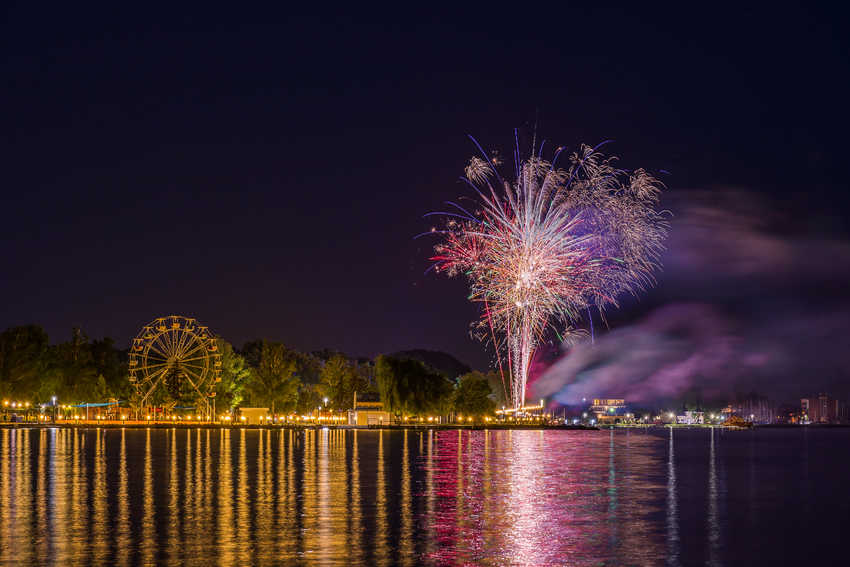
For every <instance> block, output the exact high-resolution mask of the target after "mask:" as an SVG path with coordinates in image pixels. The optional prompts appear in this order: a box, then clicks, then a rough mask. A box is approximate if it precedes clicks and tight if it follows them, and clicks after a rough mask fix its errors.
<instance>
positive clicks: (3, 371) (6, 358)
mask: <svg viewBox="0 0 850 567" xmlns="http://www.w3.org/2000/svg"><path fill="white" fill-rule="evenodd" d="M48 355H49V346H48V341H47V333H45V332H44V329H42V328H41V327H39V326H37V325H27V326H23V327H11V328H9V329H6V330H5V331H3V333H0V394H2V396H3V397H6V396H9V397H12V396H16V397H18V396H21V397H30V396H32V395H33V394H35V392H36V391H37V390H38V382H39V380H40V378H41V376H42V375H43V374H44V372H45V371H46V370H47V362H48V358H49V356H48Z"/></svg>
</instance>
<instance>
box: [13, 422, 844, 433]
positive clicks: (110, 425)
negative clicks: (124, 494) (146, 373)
mask: <svg viewBox="0 0 850 567" xmlns="http://www.w3.org/2000/svg"><path fill="white" fill-rule="evenodd" d="M667 427H674V428H676V429H706V428H711V427H718V428H723V429H728V430H739V429H744V430H746V429H796V428H809V427H812V428H816V429H830V428H837V429H840V428H847V427H850V425H845V424H809V425H796V424H765V425H754V426H752V427H744V428H741V427H734V426H724V425H670V424H664V425H656V424H648V425H611V426H606V425H602V426H591V425H542V424H528V425H523V424H503V425H502V424H487V425H484V424H480V425H460V424H448V423H447V424H437V425H434V424H431V425H427V424H423V425H382V426H367V425H318V424H304V425H301V424H286V425H259V424H257V425H242V424H222V423H149V422H145V423H141V422H127V423H118V422H107V423H104V422H99V423H95V422H77V423H12V422H0V429H251V430H260V429H270V430H275V429H279V430H290V429H292V430H299V431H300V430H307V429H311V430H316V429H339V430H360V431H364V430H370V431H374V430H388V431H394V430H395V431H405V430H412V431H421V430H458V431H484V430H496V431H498V430H552V431H600V430H602V429H614V428H617V429H641V430H646V429H659V428H667Z"/></svg>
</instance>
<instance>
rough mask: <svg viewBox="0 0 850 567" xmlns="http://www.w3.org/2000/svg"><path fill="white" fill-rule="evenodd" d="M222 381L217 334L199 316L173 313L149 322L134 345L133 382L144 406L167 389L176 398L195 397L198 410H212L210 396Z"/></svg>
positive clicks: (173, 398) (131, 374) (171, 396)
mask: <svg viewBox="0 0 850 567" xmlns="http://www.w3.org/2000/svg"><path fill="white" fill-rule="evenodd" d="M220 381H221V354H219V352H218V346H217V345H216V341H215V337H213V336H212V334H211V333H210V331H209V329H208V328H207V327H204V326H202V325H199V324H198V322H197V321H196V320H195V319H191V318H188V317H181V316H179V315H170V316H168V317H160V318H159V319H154V320H153V321H152V322H150V323H148V324H147V325H145V326H144V327H142V330H141V331H139V334H138V335H136V338H134V339H133V345H132V346H131V347H130V382H131V383H132V384H133V385H134V386H135V388H136V393H137V394H138V396H139V398H140V407H141V408H144V407H145V406H146V405H147V402H148V400H149V399H150V397H151V395H152V394H154V392H155V391H157V390H158V389H163V390H164V391H165V393H166V394H167V395H168V397H169V398H170V399H171V400H172V401H175V402H176V401H179V400H180V399H181V398H186V397H190V398H194V399H195V403H196V407H197V411H198V412H199V413H200V412H204V414H207V415H208V414H209V398H212V397H215V391H214V389H215V385H216V384H217V383H218V382H220Z"/></svg>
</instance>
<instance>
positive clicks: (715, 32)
mask: <svg viewBox="0 0 850 567" xmlns="http://www.w3.org/2000/svg"><path fill="white" fill-rule="evenodd" d="M293 10H295V8H291V7H289V6H287V7H286V8H283V7H281V8H278V9H276V10H273V11H262V10H249V9H247V8H242V7H239V6H237V5H235V4H231V5H230V8H229V9H227V10H211V9H210V8H209V7H208V6H205V5H199V6H198V7H196V8H194V9H188V8H187V9H181V8H175V7H173V6H172V7H169V8H168V9H163V10H158V9H155V8H152V7H149V6H148V5H142V4H140V5H134V6H133V7H132V8H131V7H128V6H125V5H120V6H114V5H113V6H112V7H109V8H104V9H97V10H89V9H88V8H83V7H80V6H77V5H73V6H72V5H68V4H58V3H57V4H56V5H54V6H49V5H45V4H37V5H35V4H32V3H20V4H18V5H6V7H4V8H3V12H2V14H3V22H4V24H3V27H2V30H0V45H2V67H0V77H2V79H0V80H2V87H0V105H2V109H3V110H2V113H3V114H2V115H3V128H2V135H1V137H0V155H2V175H3V181H2V204H3V206H2V217H0V254H2V259H3V262H2V265H3V269H2V272H3V274H2V277H0V296H2V298H3V301H2V308H0V327H6V326H11V325H15V324H23V323H29V322H35V323H39V324H42V325H43V326H44V327H45V328H46V329H47V331H48V332H49V333H50V335H51V337H52V339H53V340H64V339H65V338H67V337H68V336H69V334H70V329H71V327H72V326H80V327H82V328H83V329H84V330H85V331H86V332H87V333H88V334H89V335H90V336H92V337H100V336H103V335H109V336H112V337H113V338H115V339H116V341H117V342H118V343H119V344H123V343H127V342H129V340H130V338H131V337H132V336H133V335H134V334H135V333H136V331H137V330H138V328H139V327H140V326H141V325H142V324H143V323H145V322H147V321H148V320H150V319H152V318H154V317H156V316H159V315H166V314H170V313H179V314H186V315H193V316H196V317H198V318H200V319H201V320H203V321H204V322H206V323H207V324H209V325H210V326H211V328H212V329H214V330H215V331H217V332H218V333H220V334H221V335H222V336H223V337H225V338H226V339H228V340H230V341H231V342H234V343H235V344H237V345H240V344H241V343H243V342H244V341H245V340H248V339H252V338H255V337H266V338H270V339H279V340H283V341H284V342H286V343H288V344H290V345H292V346H294V347H296V348H301V349H305V350H309V349H318V348H322V347H329V348H334V349H340V350H343V351H346V352H349V353H351V354H360V355H374V354H377V353H380V352H387V351H393V350H400V349H407V348H432V349H439V350H445V351H448V352H451V353H453V354H455V355H457V356H459V357H460V358H461V359H463V360H465V361H467V362H468V363H471V364H473V365H476V366H483V365H485V364H486V363H487V361H488V360H489V356H488V354H487V353H486V352H485V351H484V349H483V347H482V345H480V344H478V343H475V342H473V341H472V340H471V339H469V337H468V334H467V330H468V323H469V321H470V320H471V319H472V318H474V317H475V315H476V309H475V307H474V306H472V305H470V304H468V303H467V302H466V299H465V298H466V292H465V285H464V283H463V282H462V281H459V280H458V281H448V280H444V279H442V278H440V277H437V276H435V275H433V274H429V275H427V276H424V275H423V272H424V270H425V269H426V268H427V266H428V263H427V256H428V252H429V250H428V248H429V245H428V243H427V242H425V241H421V240H420V241H415V242H414V241H413V240H412V236H413V235H415V234H417V233H419V232H421V231H422V230H425V229H427V228H428V227H429V226H430V225H429V224H428V223H427V222H426V221H425V220H423V219H422V218H421V215H422V214H423V213H426V212H428V211H431V210H435V209H439V207H440V203H441V202H442V201H444V200H446V199H453V198H456V197H458V196H459V195H463V194H465V191H466V190H465V189H464V187H463V186H462V185H460V184H459V183H458V182H457V177H458V175H459V174H460V173H461V172H462V168H463V165H464V163H465V161H466V160H467V158H468V157H469V156H470V155H472V153H473V151H474V148H473V147H472V145H471V144H470V143H469V141H468V140H467V139H466V136H465V135H466V134H467V133H469V134H473V135H475V136H476V137H477V138H478V139H479V140H481V141H482V143H483V144H484V145H485V146H486V147H488V148H500V149H501V150H502V151H504V152H509V151H510V149H511V148H510V144H511V143H512V136H513V134H512V132H513V128H514V127H518V128H520V129H521V132H522V133H523V136H524V137H525V139H527V138H530V136H531V134H532V133H533V128H534V124H535V121H537V124H538V132H539V133H540V135H541V136H543V137H546V138H547V139H549V140H551V144H552V145H553V146H555V145H566V146H571V147H575V145H577V144H578V143H580V142H588V143H594V142H598V141H601V140H603V139H614V140H616V143H615V144H613V145H612V146H611V151H612V152H613V153H615V154H617V155H620V156H621V157H622V164H623V165H624V166H625V167H627V168H631V167H645V168H648V169H650V170H654V171H658V170H662V169H663V170H667V171H669V172H671V175H670V176H669V177H665V181H666V182H667V184H668V186H669V191H670V193H671V194H675V193H676V192H678V191H683V190H686V189H711V188H713V187H740V188H745V189H746V190H748V191H752V192H755V193H759V194H761V195H762V196H764V197H765V198H766V199H767V200H768V202H769V203H771V205H770V206H771V207H775V208H776V209H777V210H784V211H792V212H795V215H794V221H793V222H792V223H789V225H788V226H787V227H785V228H780V231H784V230H787V231H788V232H799V231H803V232H812V231H813V232H816V233H818V234H822V233H828V234H830V235H838V236H846V232H847V217H846V215H845V214H844V211H846V205H847V203H848V196H847V195H848V191H847V185H846V182H845V179H846V176H847V174H846V173H845V172H844V171H843V166H844V163H845V157H844V156H845V155H846V154H845V152H846V149H847V142H846V140H845V132H846V131H847V127H848V116H847V111H846V101H847V100H848V94H850V89H848V76H850V73H848V64H847V47H848V46H847V40H846V34H845V33H844V30H843V29H842V27H843V26H842V22H843V21H846V20H844V18H843V14H839V13H827V12H825V11H822V9H818V10H821V11H818V10H816V9H812V8H810V7H807V6H805V5H803V4H800V5H798V6H796V7H789V8H777V7H775V6H774V7H772V8H771V9H770V11H769V12H765V11H761V10H757V9H749V8H746V7H744V6H743V5H737V6H734V7H733V8H720V7H718V6H715V5H706V7H704V8H702V11H700V9H698V8H696V7H694V6H693V5H686V4H680V5H679V8H676V9H663V10H662V9H660V8H658V9H656V8H651V7H647V6H644V5H635V4H630V5H629V7H628V8H617V7H613V6H608V5H607V4H606V5H605V6H603V7H594V6H590V5H588V4H587V3H583V4H580V5H578V6H574V7H567V8H565V9H563V10H553V11H548V9H546V8H544V7H542V6H539V7H526V6H523V5H518V6H514V10H513V11H510V12H508V11H504V12H500V11H498V10H496V9H495V8H494V7H492V6H491V7H487V8H486V9H485V8H474V9H473V8H471V7H470V8H461V7H455V8H453V9H452V10H451V11H448V12H437V11H436V10H434V9H433V8H432V7H430V6H429V7H428V9H427V10H421V11H420V12H419V13H416V12H414V11H410V9H409V7H406V6H405V7H402V6H401V5H398V6H397V7H396V9H395V10H381V11H375V12H367V11H364V10H362V9H361V10H358V11H357V12H356V13H345V12H340V11H335V10H332V9H331V8H330V7H328V6H324V5H322V6H319V5H317V9H316V10H315V11H312V12H303V13H302V12H298V13H296V12H294V11H293ZM297 10H303V8H297ZM523 10H525V12H523ZM662 278H663V276H662ZM666 293H670V294H673V295H675V294H676V293H677V292H676V290H671V289H665V288H664V287H663V286H662V289H661V290H659V291H657V292H655V294H653V295H652V296H651V297H650V298H647V300H646V302H647V303H652V302H657V301H659V300H660V301H663V300H664V298H663V297H660V298H659V295H662V296H663V294H666Z"/></svg>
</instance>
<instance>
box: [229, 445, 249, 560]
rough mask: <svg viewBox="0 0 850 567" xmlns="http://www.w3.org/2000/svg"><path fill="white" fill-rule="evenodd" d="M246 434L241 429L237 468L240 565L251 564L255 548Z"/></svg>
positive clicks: (237, 534) (237, 546)
mask: <svg viewBox="0 0 850 567" xmlns="http://www.w3.org/2000/svg"><path fill="white" fill-rule="evenodd" d="M252 433H253V432H252ZM245 436H246V431H245V430H244V429H240V430H239V466H238V468H237V469H236V491H237V496H236V540H235V541H234V544H235V545H234V547H235V548H236V549H235V551H236V561H237V562H238V563H239V564H240V565H251V564H252V561H251V559H252V558H251V551H252V549H253V545H252V542H251V516H250V498H249V496H248V487H249V486H251V484H252V483H251V480H250V478H249V477H248V453H247V447H246V445H247V441H246V439H245Z"/></svg>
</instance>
